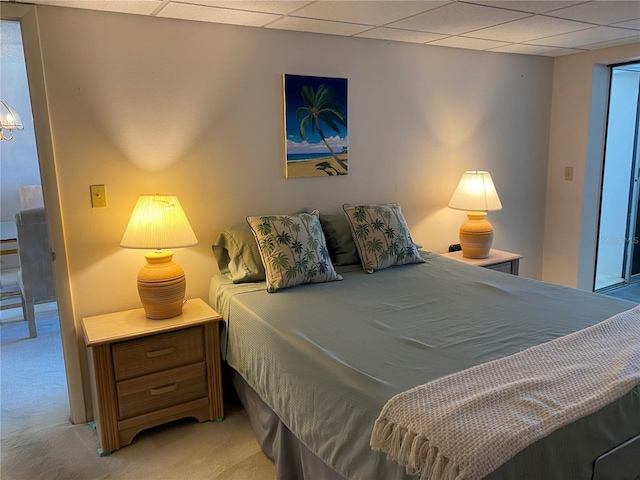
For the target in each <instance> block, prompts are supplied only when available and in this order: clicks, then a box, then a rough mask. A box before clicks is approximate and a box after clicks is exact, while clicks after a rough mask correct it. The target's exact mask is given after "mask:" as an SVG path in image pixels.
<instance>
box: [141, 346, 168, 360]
mask: <svg viewBox="0 0 640 480" xmlns="http://www.w3.org/2000/svg"><path fill="white" fill-rule="evenodd" d="M170 353H173V347H169V348H164V349H162V350H155V351H153V352H147V358H153V357H161V356H162V355H169V354H170Z"/></svg>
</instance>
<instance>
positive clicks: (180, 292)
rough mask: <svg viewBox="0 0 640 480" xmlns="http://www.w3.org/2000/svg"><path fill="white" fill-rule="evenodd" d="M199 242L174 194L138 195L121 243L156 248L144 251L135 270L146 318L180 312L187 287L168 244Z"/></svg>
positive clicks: (173, 246) (189, 245)
mask: <svg viewBox="0 0 640 480" xmlns="http://www.w3.org/2000/svg"><path fill="white" fill-rule="evenodd" d="M197 244H198V239H197V238H196V236H195V234H194V233H193V230H192V229H191V225H189V220H187V216H186V215H185V214H184V211H183V210H182V207H181V206H180V202H179V201H178V198H177V197H176V196H175V195H158V194H156V195H141V196H140V198H139V199H138V203H136V206H135V208H134V209H133V213H132V214H131V219H130V220H129V225H127V229H126V231H125V232H124V236H123V237H122V241H121V242H120V246H121V247H124V248H144V249H155V250H154V251H152V252H148V253H147V254H145V258H146V259H147V263H146V264H145V265H144V266H143V267H142V269H141V270H140V272H138V293H139V294H140V300H141V301H142V306H143V307H144V311H145V313H146V315H147V318H151V319H154V320H162V319H165V318H171V317H175V316H177V315H180V314H181V313H182V304H183V303H184V295H185V290H186V285H187V283H186V279H185V275H184V270H183V269H182V267H181V266H180V265H178V264H177V263H176V262H174V261H173V252H172V251H171V250H164V249H167V248H180V247H192V246H194V245H197Z"/></svg>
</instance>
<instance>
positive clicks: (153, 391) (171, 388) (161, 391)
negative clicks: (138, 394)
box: [150, 383, 178, 395]
mask: <svg viewBox="0 0 640 480" xmlns="http://www.w3.org/2000/svg"><path fill="white" fill-rule="evenodd" d="M177 388H178V384H177V383H174V384H173V385H167V386H164V387H158V388H152V389H151V390H150V392H151V395H164V394H165V393H169V392H173V391H174V390H176V389H177Z"/></svg>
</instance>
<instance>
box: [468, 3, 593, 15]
mask: <svg viewBox="0 0 640 480" xmlns="http://www.w3.org/2000/svg"><path fill="white" fill-rule="evenodd" d="M465 1H467V2H469V3H476V4H479V5H487V6H489V7H497V8H506V9H508V10H518V11H520V12H530V13H545V12H550V11H552V10H557V9H559V8H564V7H569V6H571V5H577V4H579V3H584V0H574V1H562V0H465Z"/></svg>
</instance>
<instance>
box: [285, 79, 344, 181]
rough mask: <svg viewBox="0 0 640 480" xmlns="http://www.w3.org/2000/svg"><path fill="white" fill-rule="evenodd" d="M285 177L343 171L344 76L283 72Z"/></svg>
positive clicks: (337, 173)
mask: <svg viewBox="0 0 640 480" xmlns="http://www.w3.org/2000/svg"><path fill="white" fill-rule="evenodd" d="M284 117H285V120H284V130H285V159H286V175H287V178H299V177H327V176H329V177H331V176H338V175H346V174H347V173H348V171H349V168H348V148H347V139H348V135H347V79H346V78H327V77H310V76H304V75H288V74H285V75H284Z"/></svg>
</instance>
